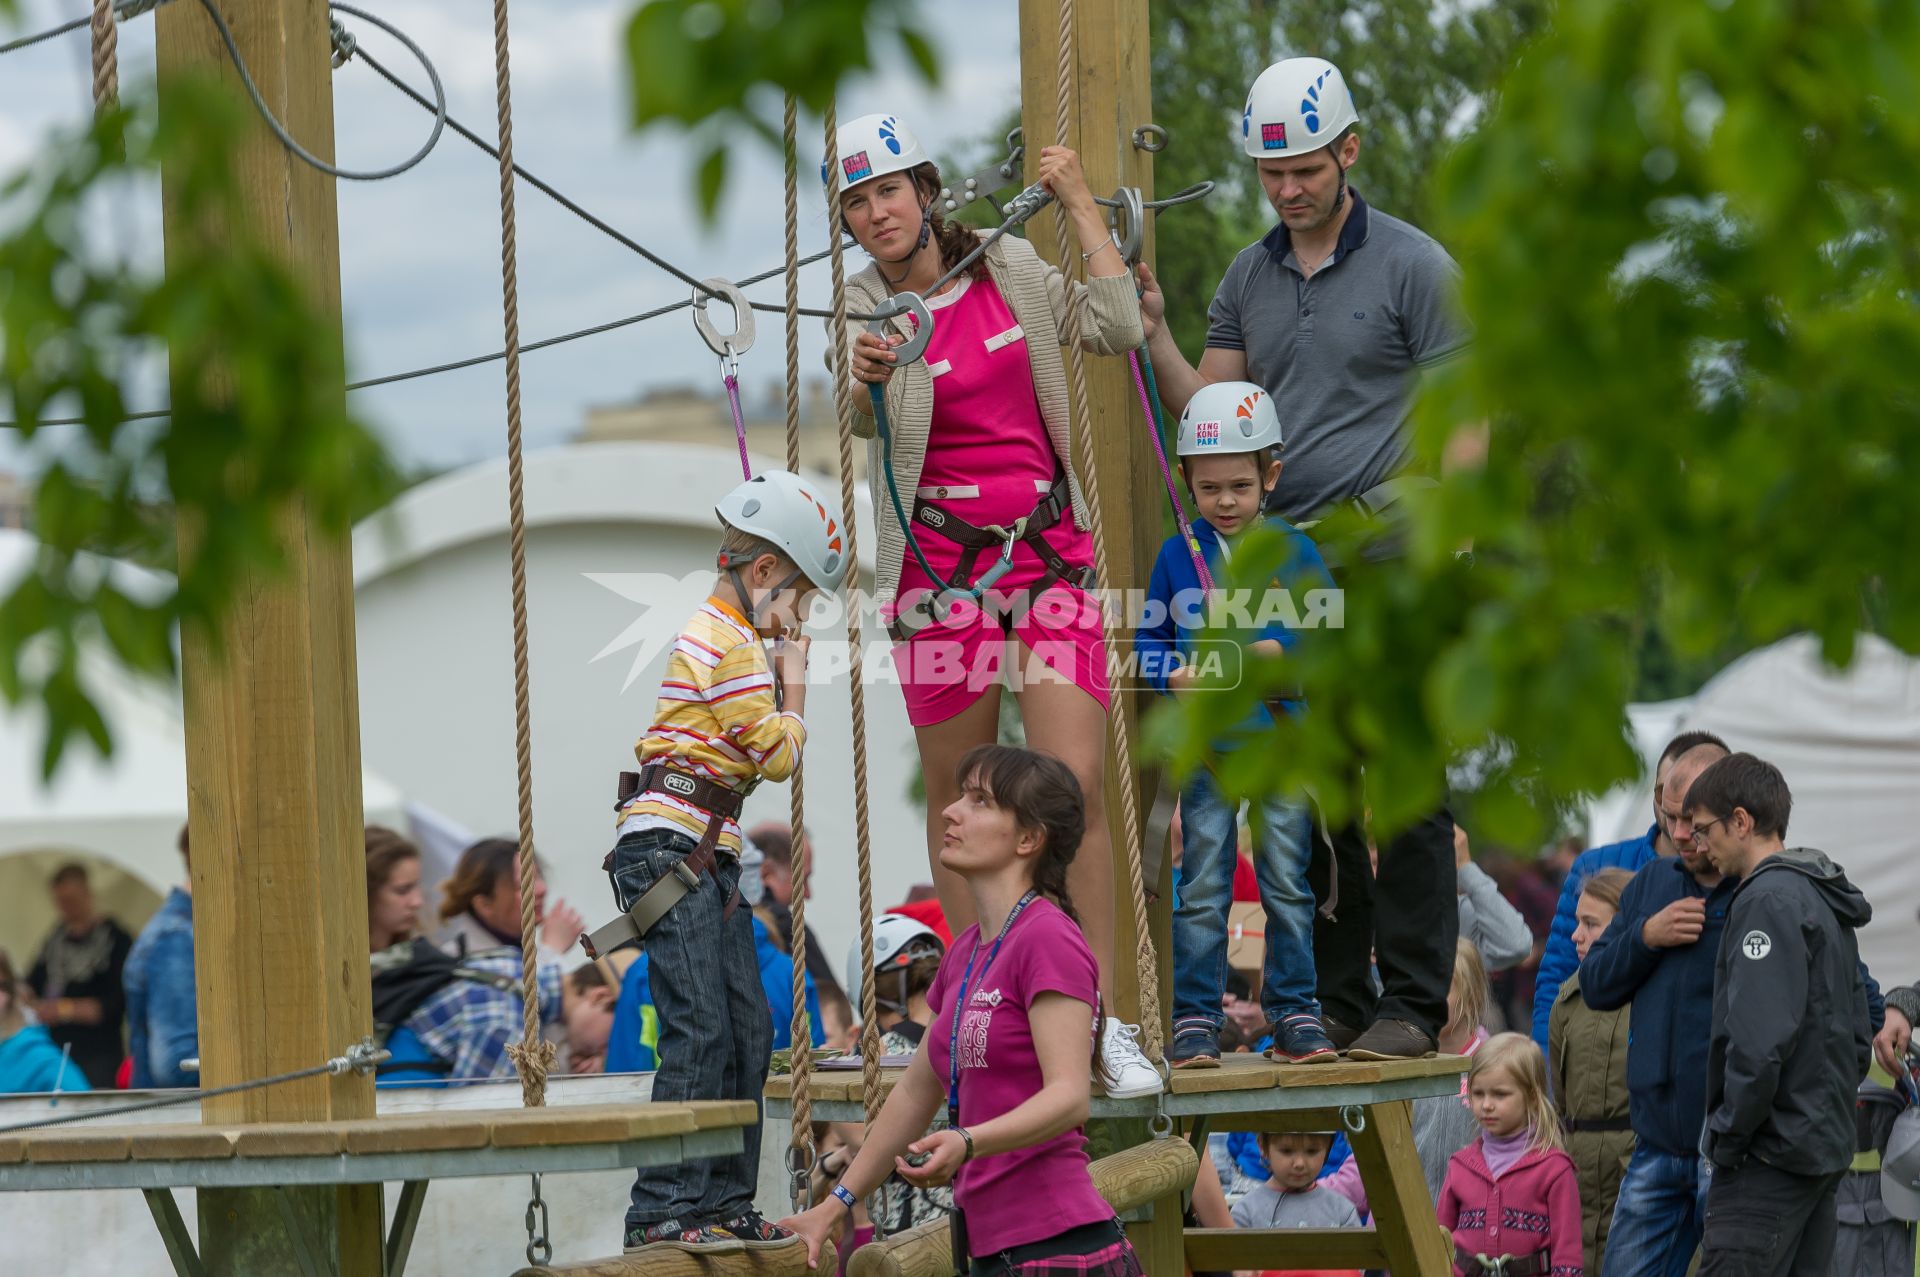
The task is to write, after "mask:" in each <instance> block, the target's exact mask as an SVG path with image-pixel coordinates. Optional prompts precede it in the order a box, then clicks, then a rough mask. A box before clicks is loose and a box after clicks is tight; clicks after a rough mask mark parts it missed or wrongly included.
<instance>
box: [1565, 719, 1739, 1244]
mask: <svg viewBox="0 0 1920 1277" xmlns="http://www.w3.org/2000/svg"><path fill="white" fill-rule="evenodd" d="M1701 745H1712V746H1714V747H1715V748H1717V749H1718V750H1719V751H1720V753H1721V755H1723V756H1724V755H1725V754H1726V753H1727V743H1726V742H1725V741H1723V740H1721V739H1720V738H1719V737H1718V736H1715V735H1714V734H1713V733H1712V732H1681V733H1680V734H1679V735H1678V736H1676V737H1674V738H1673V739H1672V740H1670V741H1668V742H1667V747H1666V748H1665V749H1663V750H1661V751H1660V761H1659V763H1658V764H1656V765H1655V767H1654V771H1653V825H1652V826H1651V827H1650V828H1649V829H1648V830H1647V832H1646V833H1644V834H1642V835H1641V836H1640V837H1638V838H1631V839H1628V840H1627V841H1626V842H1616V843H1610V844H1608V845H1607V846H1605V847H1595V848H1594V849H1593V850H1591V851H1583V852H1581V853H1580V855H1579V856H1578V857H1577V858H1575V860H1574V862H1573V868H1572V869H1570V870H1568V871H1567V879H1566V881H1565V882H1564V883H1562V884H1561V885H1560V906H1559V908H1558V909H1556V910H1555V911H1554V915H1553V927H1552V929H1551V930H1550V931H1549V932H1548V934H1547V947H1546V949H1545V951H1544V952H1542V954H1541V955H1540V969H1539V971H1538V972H1537V973H1536V974H1535V976H1534V984H1533V1040H1534V1041H1535V1042H1538V1043H1539V1044H1540V1050H1541V1052H1542V1054H1545V1053H1546V1050H1547V1018H1548V1016H1549V1015H1551V1014H1552V1012H1553V1004H1554V1003H1555V1002H1556V1001H1558V1000H1559V998H1560V986H1561V985H1562V984H1564V983H1566V980H1567V977H1569V976H1571V975H1572V974H1573V973H1574V972H1575V971H1576V970H1578V969H1579V966H1580V955H1579V954H1577V953H1575V952H1574V948H1573V928H1574V926H1575V924H1576V922H1577V919H1575V918H1574V916H1573V914H1574V910H1575V909H1576V908H1578V907H1579V904H1580V893H1581V891H1583V890H1584V889H1585V888H1586V885H1587V879H1589V878H1591V877H1593V875H1595V874H1597V873H1599V872H1600V871H1601V870H1602V869H1624V870H1626V871H1627V872H1628V873H1638V872H1640V870H1641V869H1643V868H1645V867H1646V866H1647V865H1650V864H1652V863H1653V862H1654V861H1656V860H1670V859H1672V858H1673V857H1675V856H1677V855H1679V854H1680V849H1679V848H1678V847H1676V846H1674V843H1673V839H1672V838H1670V837H1668V836H1667V827H1666V824H1665V822H1664V821H1663V820H1662V818H1661V807H1660V797H1661V795H1662V794H1663V793H1665V792H1666V784H1667V773H1668V772H1670V771H1671V770H1673V763H1674V760H1675V759H1677V758H1679V757H1680V755H1682V754H1684V753H1686V752H1687V751H1688V750H1690V749H1694V748H1697V747H1698V746H1701ZM1683 792H1684V791H1683ZM1594 1277H1598V1274H1595V1275H1594Z"/></svg>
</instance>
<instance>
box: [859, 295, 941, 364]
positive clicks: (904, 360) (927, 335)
mask: <svg viewBox="0 0 1920 1277" xmlns="http://www.w3.org/2000/svg"><path fill="white" fill-rule="evenodd" d="M899 315H911V316H913V320H914V323H915V324H916V325H917V327H916V328H915V329H914V333H913V336H911V337H909V338H907V341H906V344H905V345H904V346H895V347H894V348H893V354H894V366H895V367H896V368H901V367H905V366H906V365H907V364H910V363H912V362H914V361H915V360H916V359H918V358H920V356H922V355H924V354H926V353H927V343H928V342H930V341H932V340H933V312H932V311H930V310H928V309H927V303H926V302H924V301H922V300H921V299H920V294H919V293H895V294H894V295H893V296H891V297H889V298H887V299H886V300H885V301H883V302H881V303H880V304H879V305H878V306H875V307H874V308H873V319H872V320H871V321H870V322H869V323H868V324H867V331H868V332H870V333H873V334H874V335H875V336H878V337H884V336H886V335H887V334H888V333H889V332H891V331H893V328H892V325H890V324H889V323H887V321H888V320H889V319H893V318H894V317H896V316H899Z"/></svg>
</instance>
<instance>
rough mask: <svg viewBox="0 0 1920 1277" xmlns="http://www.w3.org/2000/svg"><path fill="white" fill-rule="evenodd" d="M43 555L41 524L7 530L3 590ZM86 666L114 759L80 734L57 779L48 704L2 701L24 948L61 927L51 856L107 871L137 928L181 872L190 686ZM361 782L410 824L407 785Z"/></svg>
mask: <svg viewBox="0 0 1920 1277" xmlns="http://www.w3.org/2000/svg"><path fill="white" fill-rule="evenodd" d="M38 552H39V543H38V542H37V541H36V540H35V539H34V537H33V536H32V535H31V534H30V533H26V532H20V531H15V530H12V529H0V597H4V596H5V594H6V593H7V592H9V591H10V590H11V589H12V585H13V582H15V581H17V580H18V579H19V577H20V575H21V574H22V573H23V572H25V571H26V570H27V569H28V567H29V566H30V565H31V563H32V559H33V556H34V555H35V554H37V553H38ZM107 570H108V571H110V572H112V573H113V574H114V575H115V577H116V578H119V579H120V580H121V581H122V582H123V583H124V584H125V585H126V586H127V588H129V589H151V588H153V587H155V586H157V585H163V584H164V578H162V577H160V576H158V575H156V574H154V573H150V572H146V571H144V570H142V569H139V568H135V567H131V566H129V565H127V564H111V565H109V566H108V569H107ZM83 669H84V674H85V677H86V679H87V683H88V686H89V687H90V689H91V690H92V692H93V694H94V696H95V698H96V700H97V701H98V702H99V704H100V708H101V712H102V713H103V715H104V716H105V718H106V720H107V724H108V726H109V728H110V729H111V731H112V733H113V745H114V748H113V756H112V757H111V758H102V757H100V755H99V754H98V753H96V752H95V751H94V749H93V747H92V745H91V744H89V743H87V742H85V741H80V742H77V743H74V744H72V745H70V746H69V747H68V752H67V757H66V759H65V761H64V762H63V763H62V764H61V766H60V770H59V771H58V772H57V773H56V774H55V776H54V778H53V781H52V783H51V784H45V783H43V782H42V781H41V778H40V777H41V767H40V751H41V742H42V739H43V737H44V735H45V731H44V725H45V719H44V716H43V712H42V711H41V710H40V709H39V708H38V707H35V706H28V707H23V708H20V709H14V708H12V707H9V706H7V705H5V704H4V703H0V887H4V888H5V890H4V893H3V894H4V899H3V900H0V947H7V948H9V949H10V950H12V951H13V952H14V953H15V954H16V956H19V954H20V952H21V951H22V950H25V951H26V952H27V953H29V954H30V953H31V952H32V946H34V945H37V944H38V943H39V941H40V939H41V937H42V936H43V935H44V934H45V932H46V931H47V929H48V928H50V927H51V926H52V923H53V914H52V907H51V905H50V904H49V902H48V900H47V896H46V893H45V892H44V891H43V890H38V889H28V888H35V887H37V886H38V884H40V883H43V882H44V880H45V873H46V870H47V869H48V868H49V867H50V866H51V865H52V864H55V863H58V862H61V861H66V860H78V861H81V862H83V863H88V864H90V865H91V866H92V867H94V868H95V869H96V870H99V869H103V868H105V869H107V870H108V872H106V873H104V874H99V873H96V883H95V887H96V891H97V892H99V894H100V895H101V897H102V901H103V904H104V905H106V906H107V908H108V909H109V911H110V912H115V913H116V914H118V915H119V916H120V917H121V920H122V921H123V922H124V923H126V924H127V925H129V926H137V925H138V924H139V923H140V922H142V921H144V920H145V911H144V910H143V909H142V908H141V904H142V903H143V902H144V904H145V905H146V906H147V907H149V908H150V907H151V905H152V904H156V903H157V902H158V900H159V898H160V897H161V896H163V895H164V894H165V893H166V891H167V889H168V888H169V887H170V886H172V885H173V884H174V883H176V882H178V881H179V880H180V878H181V864H180V855H179V852H178V851H177V850H176V843H175V840H176V839H177V838H178V836H179V832H180V826H181V825H182V824H183V823H185V821H186V818H187V769H186V731H185V728H184V726H183V725H182V720H181V711H180V696H179V691H178V689H177V688H174V689H169V688H166V687H163V686H158V685H155V684H152V683H143V682H140V681H137V680H135V679H134V678H133V677H131V676H130V675H128V674H126V673H125V672H124V671H122V670H121V669H120V668H119V667H118V666H116V665H114V664H113V663H112V662H111V661H109V660H107V659H105V658H104V656H101V657H99V658H97V659H86V660H84V662H83ZM361 785H362V792H363V799H364V804H365V808H366V814H367V819H368V820H372V821H379V822H382V823H385V824H391V825H394V826H396V827H399V828H406V819H407V818H406V812H405V803H404V800H403V798H402V796H401V794H400V792H399V791H398V790H397V789H395V788H394V787H393V786H392V785H391V784H389V783H387V782H386V781H385V780H383V779H381V778H380V777H379V776H376V775H373V774H372V773H368V772H363V773H362V777H361ZM112 870H118V871H120V874H122V875H124V879H122V878H117V877H116V875H115V874H114V873H113V872H111V871H112ZM127 879H130V880H131V884H128V883H126V881H125V880H127Z"/></svg>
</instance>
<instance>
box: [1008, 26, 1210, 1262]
mask: <svg viewBox="0 0 1920 1277" xmlns="http://www.w3.org/2000/svg"><path fill="white" fill-rule="evenodd" d="M1060 4H1061V0H1021V2H1020V100H1021V104H1022V105H1021V113H1020V124H1021V128H1022V130H1023V140H1024V142H1025V143H1026V147H1027V180H1028V181H1032V180H1033V177H1034V171H1035V167H1036V166H1037V164H1038V162H1039V156H1040V148H1041V147H1042V146H1047V145H1051V144H1052V143H1053V142H1054V141H1055V140H1056V139H1055V131H1054V123H1055V121H1054V101H1055V96H1056V91H1057V89H1058V87H1059V55H1060ZM1073 33H1074V34H1073V44H1074V65H1073V67H1072V69H1071V75H1072V94H1073V101H1072V104H1071V107H1070V116H1071V119H1072V122H1073V123H1072V127H1073V129H1074V135H1073V136H1070V137H1069V138H1068V139H1067V145H1069V146H1071V147H1072V148H1073V149H1074V150H1076V151H1078V152H1079V153H1080V160H1081V163H1082V165H1083V166H1084V167H1085V169H1086V174H1087V183H1088V185H1090V186H1091V187H1092V188H1093V193H1094V194H1095V195H1099V196H1106V195H1110V194H1112V193H1113V190H1114V188H1115V187H1118V186H1137V187H1139V188H1140V189H1141V190H1142V192H1143V193H1144V194H1145V196H1146V197H1147V198H1149V199H1150V198H1152V196H1153V164H1152V157H1151V156H1150V155H1148V154H1147V153H1146V152H1145V151H1142V150H1140V149H1138V148H1137V147H1135V146H1134V145H1133V131H1134V129H1136V128H1138V127H1139V126H1140V125H1142V124H1146V123H1149V122H1150V121H1151V120H1152V119H1153V92H1152V76H1151V66H1150V54H1149V45H1148V35H1147V0H1074V26H1073ZM1027 234H1028V236H1029V237H1030V238H1031V239H1032V240H1033V242H1034V246H1035V247H1036V248H1037V249H1038V250H1039V252H1040V256H1041V258H1042V259H1043V260H1046V261H1054V260H1056V259H1057V253H1058V247H1059V246H1058V243H1057V242H1056V240H1055V238H1054V223H1053V219H1052V218H1051V217H1050V216H1047V215H1042V216H1040V217H1036V218H1034V219H1033V220H1032V221H1031V222H1029V223H1027ZM1152 236H1153V227H1152V222H1151V219H1149V222H1148V226H1147V241H1146V242H1147V251H1148V253H1149V255H1151V253H1152V247H1153V238H1152ZM1087 389H1088V398H1089V403H1088V407H1089V410H1090V412H1091V414H1092V428H1093V447H1094V450H1095V460H1096V462H1097V465H1098V468H1099V472H1100V483H1101V503H1102V505H1103V507H1104V509H1105V511H1106V516H1107V518H1106V531H1107V555H1108V565H1109V568H1110V570H1111V573H1112V581H1111V585H1112V587H1113V588H1114V589H1115V590H1116V591H1127V590H1140V589H1144V588H1145V587H1146V584H1147V573H1148V571H1149V569H1151V567H1152V565H1153V557H1154V554H1155V553H1156V551H1157V550H1158V548H1159V541H1160V522H1161V521H1160V518H1159V516H1158V511H1159V509H1160V505H1161V502H1162V498H1161V496H1160V495H1159V490H1158V486H1157V484H1158V473H1157V471H1156V463H1155V461H1154V458H1153V447H1152V444H1151V442H1150V441H1149V440H1148V438H1147V435H1146V428H1145V427H1144V426H1142V425H1141V423H1140V403H1139V399H1138V397H1137V395H1136V393H1135V391H1134V387H1133V379H1132V374H1131V373H1130V372H1128V370H1127V365H1126V361H1124V360H1121V359H1094V358H1089V359H1088V361H1087ZM1129 619H1130V618H1109V619H1108V623H1109V624H1116V623H1121V624H1124V623H1125V621H1126V620H1129ZM1115 709H1116V710H1117V711H1118V712H1121V713H1125V714H1127V715H1129V716H1130V717H1132V718H1133V720H1134V722H1135V723H1136V725H1137V722H1138V712H1139V706H1138V704H1137V703H1136V700H1135V698H1134V697H1132V696H1126V695H1122V696H1120V697H1119V698H1118V699H1117V700H1116V702H1115ZM1139 739H1140V736H1139V732H1138V730H1137V726H1136V731H1135V732H1134V740H1135V742H1136V745H1135V756H1136V757H1135V761H1136V764H1137V763H1138V756H1139V746H1138V741H1139ZM1140 783H1141V778H1140V777H1138V776H1121V775H1119V774H1118V771H1117V769H1116V768H1115V766H1114V764H1113V761H1112V759H1111V758H1109V759H1108V763H1107V789H1108V793H1109V794H1110V795H1114V797H1110V798H1109V799H1108V801H1107V827H1108V830H1109V832H1110V834H1111V836H1112V843H1113V849H1114V857H1115V861H1114V882H1115V893H1116V902H1115V903H1116V909H1115V912H1116V914H1117V917H1116V926H1115V936H1114V951H1115V954H1116V963H1115V966H1116V970H1115V971H1114V977H1113V979H1114V996H1115V1000H1116V1001H1117V1002H1118V1003H1119V1006H1118V1007H1117V1008H1116V1013H1117V1014H1119V1015H1120V1016H1121V1017H1122V1018H1124V1019H1127V1020H1137V1019H1138V1018H1139V1015H1140V988H1139V973H1138V971H1137V970H1135V964H1134V962H1133V953H1134V951H1135V948H1136V947H1137V944H1138V940H1137V937H1136V936H1135V934H1134V926H1133V910H1132V907H1131V906H1130V905H1129V904H1128V903H1127V901H1126V900H1125V899H1124V893H1125V891H1126V885H1125V884H1126V880H1127V879H1126V870H1125V867H1124V863H1123V861H1122V860H1121V857H1123V856H1125V854H1126V832H1125V828H1124V826H1123V824H1122V819H1121V806H1120V802H1119V799H1118V797H1117V795H1118V794H1119V792H1120V791H1119V786H1120V785H1122V784H1125V785H1133V786H1139V785H1140ZM1140 799H1141V806H1140V813H1141V820H1142V823H1143V824H1144V823H1145V820H1146V816H1147V812H1148V810H1149V808H1150V807H1151V806H1152V794H1151V792H1150V791H1146V790H1142V791H1141V792H1140ZM1154 885H1155V884H1152V883H1149V884H1148V886H1149V887H1153V886H1154ZM1168 899H1169V898H1168V896H1167V894H1166V893H1165V891H1164V890H1163V891H1162V892H1161V894H1160V898H1159V901H1158V902H1156V904H1155V906H1154V909H1155V912H1154V929H1155V931H1156V932H1159V933H1160V935H1159V936H1158V937H1157V939H1159V940H1160V942H1161V943H1160V947H1159V953H1160V956H1161V965H1162V967H1165V966H1166V963H1167V956H1168V955H1167V950H1166V947H1165V928H1166V925H1167V909H1168V904H1167V901H1168ZM1162 987H1163V989H1165V988H1166V984H1165V981H1164V980H1163V982H1162ZM1161 1005H1162V1006H1163V1007H1164V1006H1166V1005H1168V1003H1167V1001H1166V1000H1165V997H1164V995H1163V997H1162V1000H1161ZM1123 1142H1124V1141H1123ZM1128 1232H1129V1235H1130V1236H1132V1238H1133V1241H1134V1246H1135V1247H1136V1249H1138V1250H1139V1251H1140V1258H1141V1261H1142V1263H1143V1264H1144V1265H1145V1266H1146V1270H1147V1271H1148V1272H1150V1273H1161V1272H1171V1273H1177V1272H1180V1271H1182V1265H1183V1263H1184V1257H1183V1250H1182V1247H1181V1220H1180V1198H1179V1195H1177V1194H1176V1195H1174V1196H1172V1197H1170V1198H1168V1199H1167V1200H1165V1201H1160V1202H1156V1203H1155V1207H1154V1218H1153V1222H1152V1223H1151V1224H1147V1225H1134V1226H1132V1227H1131V1228H1129V1230H1128Z"/></svg>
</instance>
